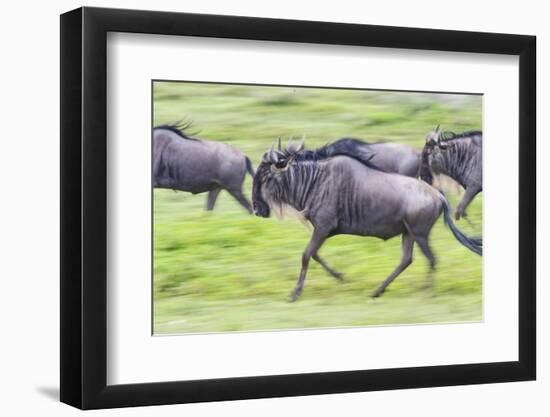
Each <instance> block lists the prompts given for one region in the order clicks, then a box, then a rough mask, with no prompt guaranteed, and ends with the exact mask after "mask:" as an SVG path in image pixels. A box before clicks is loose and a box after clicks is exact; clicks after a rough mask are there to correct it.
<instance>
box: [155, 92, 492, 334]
mask: <svg viewBox="0 0 550 417" xmlns="http://www.w3.org/2000/svg"><path fill="white" fill-rule="evenodd" d="M153 94H154V116H153V117H154V125H159V124H163V123H173V122H176V121H180V120H182V119H184V120H186V121H191V122H193V127H192V128H191V129H190V130H191V132H192V133H193V132H195V133H196V136H197V137H199V138H204V139H209V140H217V141H223V142H226V143H230V144H232V145H234V146H235V147H237V148H239V149H240V150H241V151H242V152H244V153H245V154H246V155H248V156H249V157H250V158H251V160H252V162H253V165H254V167H256V166H257V165H258V163H259V161H260V159H261V156H262V154H263V153H264V152H265V151H266V150H267V149H268V147H270V146H271V143H273V142H274V141H275V140H276V138H277V137H278V136H282V137H283V138H288V137H289V136H291V135H293V136H294V137H295V138H296V137H300V136H301V135H302V134H305V135H306V147H307V148H315V147H318V146H321V145H324V144H326V143H328V142H330V141H333V140H335V139H338V138H340V137H343V136H353V137H357V138H361V139H364V140H367V141H378V140H386V141H395V142H399V143H407V144H410V145H412V146H414V147H416V148H417V149H421V148H422V146H423V143H424V138H425V135H426V133H427V132H428V131H430V130H433V129H434V127H435V126H436V125H437V124H441V126H442V128H443V129H444V130H452V131H455V132H461V131H463V130H469V129H481V127H482V97H481V96H469V95H452V94H431V93H403V92H382V91H365V90H341V89H315V88H292V87H264V86H244V85H223V84H200V83H183V82H181V83H180V82H155V83H154V89H153ZM251 186H252V178H251V177H250V176H248V175H247V176H246V180H245V184H244V191H245V194H246V195H247V197H248V198H249V199H251ZM445 187H446V188H447V190H446V191H447V196H448V198H449V200H450V202H451V204H452V206H453V207H456V205H457V202H458V201H459V198H460V196H461V193H462V190H461V189H460V190H459V189H458V188H457V187H456V186H450V187H449V186H445ZM206 196H207V195H206V194H199V195H191V194H189V193H184V192H175V191H172V190H160V189H155V190H154V296H153V311H154V313H153V315H154V334H174V333H195V332H222V331H251V330H270V329H293V328H316V327H340V326H365V325H382V324H410V323H434V322H464V321H479V320H481V319H482V259H481V257H479V256H477V255H475V254H473V253H472V252H470V251H468V249H466V248H464V247H463V246H461V245H460V243H458V242H457V241H456V240H455V239H454V237H453V236H452V235H451V233H450V231H449V230H448V229H447V228H446V227H445V226H444V225H443V220H442V218H441V219H440V220H438V222H437V223H436V225H435V227H434V228H433V230H432V234H431V245H432V248H433V250H434V252H435V255H436V257H437V262H438V263H437V271H436V275H435V285H434V288H433V290H431V291H426V290H423V289H421V286H422V285H423V284H424V282H425V278H426V273H427V271H428V263H427V261H426V259H425V258H424V256H423V255H422V254H421V253H420V251H419V250H418V248H415V254H414V256H415V262H413V264H412V265H411V266H410V267H409V268H408V269H407V270H406V271H405V272H404V273H403V274H401V275H400V276H399V277H398V278H397V279H396V280H395V281H394V282H393V283H392V284H391V285H390V286H389V287H388V289H387V291H386V292H385V293H384V295H383V296H382V297H381V298H379V299H371V298H370V293H371V292H372V291H373V290H374V289H375V288H376V287H377V286H378V284H380V283H381V282H382V281H383V280H384V279H385V278H386V276H387V275H388V274H390V273H391V272H392V271H393V269H394V268H395V267H396V266H397V264H398V263H399V259H400V255H401V248H400V247H401V242H400V238H399V237H397V238H394V239H391V240H389V241H386V242H384V241H381V240H378V239H375V238H370V237H358V236H336V237H333V238H331V239H329V240H328V241H327V242H326V243H325V244H324V245H323V247H322V248H321V251H320V254H321V256H322V257H323V258H324V259H325V260H326V261H327V262H328V263H329V265H331V266H332V267H333V268H334V269H336V270H338V271H340V272H342V273H343V274H344V282H342V283H340V282H337V281H336V280H335V279H334V278H332V277H331V276H329V275H328V274H327V273H326V272H325V271H324V270H323V269H322V268H321V267H320V265H318V264H317V263H316V262H313V261H312V262H310V267H309V271H308V275H307V278H306V283H305V287H304V292H303V294H302V296H301V297H300V298H299V300H298V301H297V302H295V303H289V302H288V301H287V296H288V294H289V293H290V291H291V290H292V289H293V288H294V285H295V283H296V279H297V277H298V274H299V271H300V264H301V255H302V251H303V249H304V248H305V246H306V244H307V242H308V241H309V238H310V234H311V232H310V231H309V230H307V229H305V227H304V226H303V225H302V224H301V223H300V222H299V221H298V220H296V219H292V218H289V219H286V220H278V219H276V218H273V217H272V218H269V219H264V218H259V217H255V216H250V215H248V214H247V213H246V212H245V211H244V210H243V208H242V207H241V206H240V205H239V204H238V203H237V202H236V201H235V200H234V199H233V198H232V197H231V196H230V195H228V194H227V193H226V192H224V191H222V193H220V196H219V198H218V201H217V204H216V207H215V209H214V211H213V212H206V211H205V210H204V206H205V202H206ZM468 215H469V218H470V220H471V224H470V223H468V222H467V221H465V220H461V221H459V222H458V226H459V228H460V229H461V230H463V231H464V232H466V233H467V234H470V235H477V236H479V235H481V230H482V194H480V195H478V196H477V198H476V199H475V200H474V202H473V203H472V204H471V205H470V206H469V209H468Z"/></svg>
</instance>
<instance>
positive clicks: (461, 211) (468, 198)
mask: <svg viewBox="0 0 550 417" xmlns="http://www.w3.org/2000/svg"><path fill="white" fill-rule="evenodd" d="M480 191H481V189H480V188H479V187H468V188H466V192H465V193H464V197H463V198H462V200H461V201H460V203H458V207H457V208H456V213H455V218H456V219H457V220H460V218H461V217H466V207H468V205H469V204H470V203H471V202H472V200H473V199H474V197H475V196H476V195H477V193H479V192H480Z"/></svg>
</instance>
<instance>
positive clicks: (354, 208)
mask: <svg viewBox="0 0 550 417" xmlns="http://www.w3.org/2000/svg"><path fill="white" fill-rule="evenodd" d="M252 200H253V204H254V210H255V213H256V215H258V216H262V217H269V215H270V210H271V209H275V210H281V211H282V210H284V209H285V208H286V207H290V208H291V209H294V210H295V211H296V212H297V213H299V215H301V216H303V217H304V218H305V219H306V220H308V221H309V222H311V224H312V225H313V236H312V237H311V240H310V242H309V244H308V245H307V247H306V249H305V251H304V253H303V255H302V269H301V272H300V277H299V279H298V282H297V284H296V287H295V289H294V291H293V292H292V293H291V295H290V298H291V301H294V300H296V298H297V297H298V296H299V295H300V294H301V292H302V289H303V285H304V280H305V278H306V273H307V269H308V265H309V260H310V258H311V257H313V259H314V260H315V261H317V262H319V264H321V266H322V267H323V268H324V269H325V270H326V271H327V272H328V273H329V274H331V275H332V276H334V277H335V278H338V279H340V278H341V274H340V273H338V272H336V271H335V270H334V269H332V268H331V267H330V266H328V265H327V264H326V263H325V261H324V260H323V259H321V258H320V257H319V254H318V251H319V249H320V248H321V245H322V244H323V243H324V241H325V240H326V239H327V238H329V237H332V236H335V235H338V234H351V235H359V236H374V237H378V238H381V239H384V240H387V239H390V238H392V237H394V236H397V235H401V236H402V256H401V262H400V263H399V265H398V266H397V268H396V269H395V270H394V271H393V272H392V273H391V274H390V275H389V276H388V277H387V278H386V280H385V281H384V282H383V283H382V284H381V285H380V286H379V287H378V289H376V291H375V292H374V293H373V294H372V295H373V297H377V296H379V295H381V294H382V293H383V292H384V290H385V289H386V287H387V286H388V285H389V284H390V283H391V282H392V281H393V280H394V279H395V277H397V276H398V275H399V274H400V273H401V272H403V271H404V270H405V269H406V268H407V267H408V266H409V265H410V264H411V262H412V253H413V246H414V243H415V242H416V243H417V245H418V246H419V247H420V249H421V250H422V252H423V253H424V255H425V256H426V257H427V258H428V260H429V263H430V272H429V277H428V278H429V280H428V283H429V285H431V283H432V274H433V270H434V267H435V257H434V255H433V253H432V250H431V248H430V246H429V243H428V237H429V233H430V230H431V229H432V226H433V225H434V223H435V221H436V220H437V219H438V218H439V216H440V215H441V212H442V211H443V214H444V220H445V223H446V224H447V225H448V226H449V228H450V229H451V231H452V233H453V235H454V237H455V238H456V239H457V240H458V241H459V242H460V243H462V244H463V245H464V246H466V247H467V248H468V249H470V250H472V251H473V252H475V253H477V254H479V255H481V253H482V244H481V241H480V240H477V239H471V238H468V237H467V236H465V235H464V234H463V233H462V232H461V231H460V230H458V228H457V227H456V226H455V225H454V224H453V221H452V219H451V216H450V207H449V203H448V202H447V200H446V198H445V197H444V195H443V194H442V193H440V192H438V191H437V190H436V189H435V188H433V187H431V186H430V185H428V184H426V183H425V182H423V181H420V180H419V179H416V178H410V177H406V176H403V175H398V174H393V173H386V172H383V171H380V170H379V169H377V168H376V167H375V166H374V165H372V163H370V162H369V161H367V160H361V161H359V160H357V159H354V158H352V157H349V156H344V155H334V154H333V155H331V156H327V153H326V147H324V148H320V149H318V150H315V151H307V150H303V141H302V142H301V143H300V144H296V143H295V142H292V143H289V145H287V147H286V149H285V151H282V150H279V149H275V148H274V147H273V146H272V147H271V149H270V150H269V151H267V152H266V153H265V154H264V156H263V158H262V162H261V163H260V165H259V166H258V169H257V170H256V175H255V176H254V183H253V194H252Z"/></svg>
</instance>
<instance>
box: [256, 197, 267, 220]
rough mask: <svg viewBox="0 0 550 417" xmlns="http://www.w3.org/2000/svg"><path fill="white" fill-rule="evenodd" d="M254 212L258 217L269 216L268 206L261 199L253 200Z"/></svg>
mask: <svg viewBox="0 0 550 417" xmlns="http://www.w3.org/2000/svg"><path fill="white" fill-rule="evenodd" d="M254 214H255V215H256V216H258V217H269V206H268V205H267V204H266V203H264V202H263V201H254Z"/></svg>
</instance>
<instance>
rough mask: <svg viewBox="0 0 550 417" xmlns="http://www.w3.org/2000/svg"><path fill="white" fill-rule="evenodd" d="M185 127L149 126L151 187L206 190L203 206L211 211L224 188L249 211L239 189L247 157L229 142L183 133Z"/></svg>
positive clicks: (248, 168)
mask: <svg viewBox="0 0 550 417" xmlns="http://www.w3.org/2000/svg"><path fill="white" fill-rule="evenodd" d="M187 127H189V125H186V126H181V125H180V126H178V125H163V126H157V127H155V128H154V129H153V186H154V187H155V188H169V189H172V190H179V191H187V192H190V193H192V194H199V193H205V192H208V198H207V201H206V209H207V210H212V209H213V208H214V204H215V203H216V199H217V197H218V194H219V193H220V191H221V190H227V191H228V192H229V194H231V195H232V196H233V197H234V198H235V199H236V200H237V201H238V202H239V203H240V204H241V205H242V206H243V207H244V208H245V209H246V210H247V211H248V212H249V213H252V206H251V204H250V202H249V201H248V200H247V198H246V197H245V196H244V194H243V192H242V187H243V182H244V177H245V174H246V172H248V173H249V174H250V175H251V176H252V177H254V169H253V168H252V163H251V162H250V159H249V158H248V157H247V156H245V155H244V154H243V153H242V152H241V151H239V150H238V149H235V148H234V147H233V146H231V145H227V144H225V143H221V142H214V141H208V140H202V139H197V138H194V137H191V136H189V135H188V134H186V133H185V128H187Z"/></svg>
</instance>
